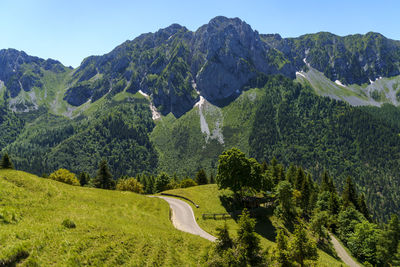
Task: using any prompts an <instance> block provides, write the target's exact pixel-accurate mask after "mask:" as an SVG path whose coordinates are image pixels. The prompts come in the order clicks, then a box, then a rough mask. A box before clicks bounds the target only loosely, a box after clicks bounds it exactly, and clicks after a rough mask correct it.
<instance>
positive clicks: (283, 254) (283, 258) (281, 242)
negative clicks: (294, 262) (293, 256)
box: [274, 229, 291, 266]
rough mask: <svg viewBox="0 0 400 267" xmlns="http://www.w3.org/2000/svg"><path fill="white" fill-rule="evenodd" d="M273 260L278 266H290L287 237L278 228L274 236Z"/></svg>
mask: <svg viewBox="0 0 400 267" xmlns="http://www.w3.org/2000/svg"><path fill="white" fill-rule="evenodd" d="M274 254H275V255H274V256H275V260H276V262H277V263H278V264H279V266H290V265H291V264H290V260H289V251H288V239H287V237H286V236H285V232H284V231H283V230H282V229H279V230H278V233H277V236H276V250H275V253H274Z"/></svg>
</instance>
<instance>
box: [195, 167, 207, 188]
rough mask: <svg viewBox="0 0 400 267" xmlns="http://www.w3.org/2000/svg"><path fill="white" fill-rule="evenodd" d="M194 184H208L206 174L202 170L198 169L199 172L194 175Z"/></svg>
mask: <svg viewBox="0 0 400 267" xmlns="http://www.w3.org/2000/svg"><path fill="white" fill-rule="evenodd" d="M195 182H196V183H197V184H198V185H203V184H208V179H207V174H206V172H205V171H204V170H203V169H200V170H199V171H198V172H197V173H196V178H195Z"/></svg>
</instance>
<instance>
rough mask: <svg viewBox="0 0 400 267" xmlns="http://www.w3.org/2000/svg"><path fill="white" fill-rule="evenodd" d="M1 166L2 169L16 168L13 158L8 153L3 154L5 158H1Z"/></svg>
mask: <svg viewBox="0 0 400 267" xmlns="http://www.w3.org/2000/svg"><path fill="white" fill-rule="evenodd" d="M0 168H1V169H14V165H13V164H12V162H11V159H10V157H9V156H8V153H5V154H4V155H3V158H2V159H1V162H0Z"/></svg>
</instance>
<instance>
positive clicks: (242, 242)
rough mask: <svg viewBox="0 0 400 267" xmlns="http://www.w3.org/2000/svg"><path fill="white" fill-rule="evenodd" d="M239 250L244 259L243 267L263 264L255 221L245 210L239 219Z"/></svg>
mask: <svg viewBox="0 0 400 267" xmlns="http://www.w3.org/2000/svg"><path fill="white" fill-rule="evenodd" d="M238 224H239V229H238V231H237V249H238V251H239V255H241V257H242V259H243V262H242V264H243V266H259V265H261V264H262V262H263V257H262V254H261V245H260V239H259V238H258V236H256V234H255V225H256V221H255V219H252V218H250V213H249V212H248V211H247V210H246V209H244V210H243V212H242V215H241V216H240V219H239V223H238Z"/></svg>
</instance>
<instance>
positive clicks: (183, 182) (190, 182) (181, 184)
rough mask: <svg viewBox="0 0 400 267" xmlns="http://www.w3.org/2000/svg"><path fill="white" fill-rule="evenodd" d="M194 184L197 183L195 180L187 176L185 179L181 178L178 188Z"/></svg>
mask: <svg viewBox="0 0 400 267" xmlns="http://www.w3.org/2000/svg"><path fill="white" fill-rule="evenodd" d="M196 185H197V183H196V182H195V181H193V180H192V179H190V178H187V179H183V180H182V181H181V183H180V184H179V187H180V188H187V187H192V186H196Z"/></svg>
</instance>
